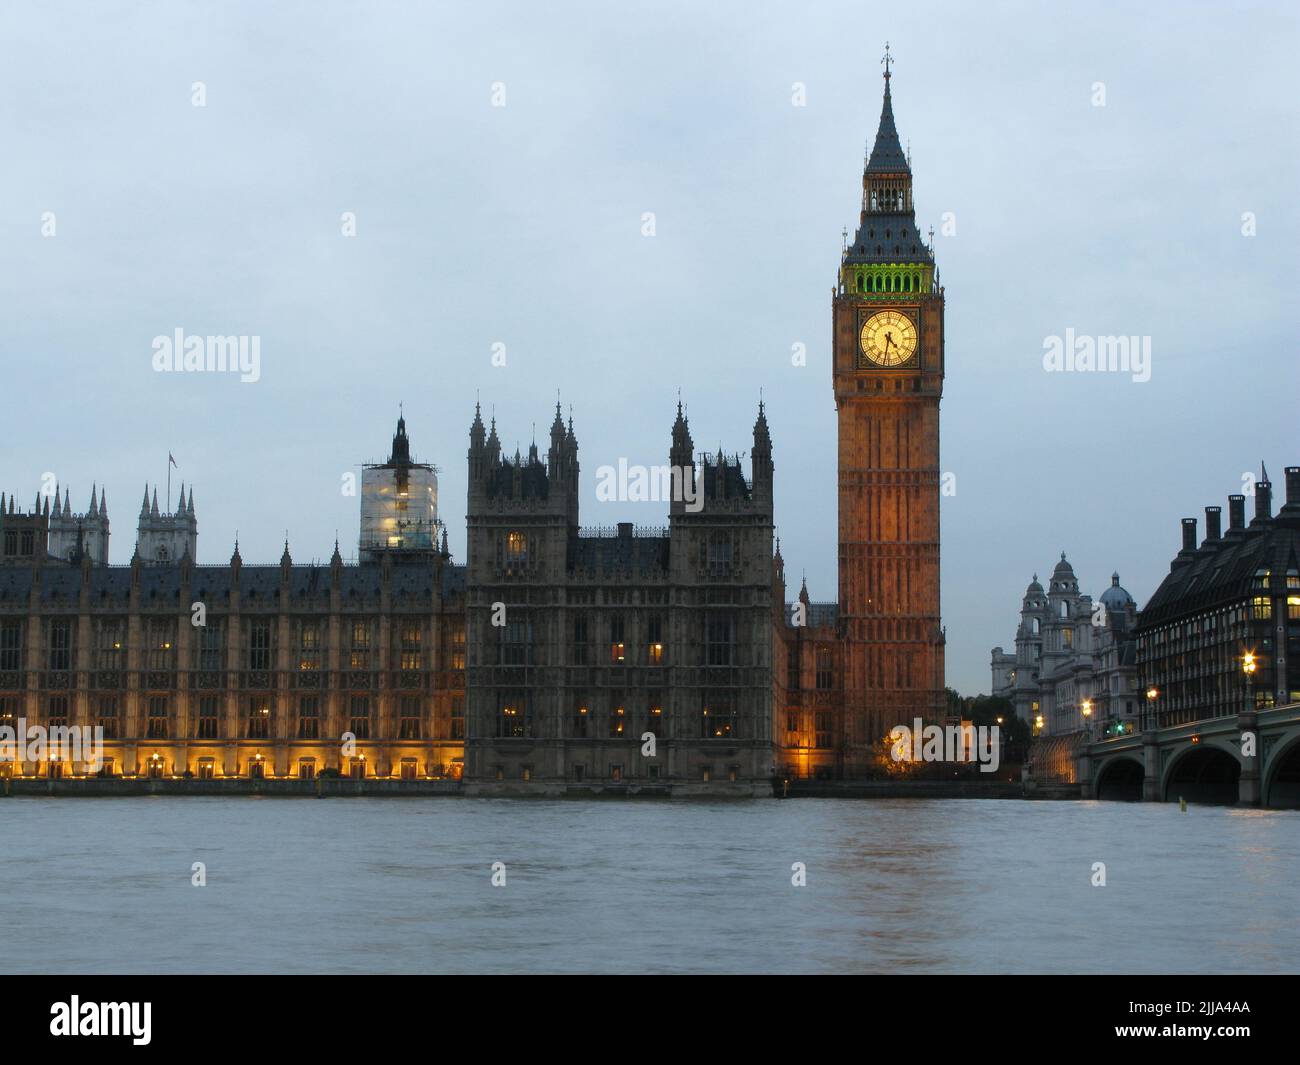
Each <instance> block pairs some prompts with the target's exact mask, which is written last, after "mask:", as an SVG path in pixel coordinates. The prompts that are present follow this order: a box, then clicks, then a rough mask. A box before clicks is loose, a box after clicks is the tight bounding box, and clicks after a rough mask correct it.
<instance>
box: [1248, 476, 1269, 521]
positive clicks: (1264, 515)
mask: <svg viewBox="0 0 1300 1065" xmlns="http://www.w3.org/2000/svg"><path fill="white" fill-rule="evenodd" d="M1272 517H1273V485H1272V484H1271V483H1270V482H1268V481H1256V482H1255V520H1254V521H1252V522H1251V524H1252V525H1254V524H1256V523H1257V522H1259V523H1263V522H1266V521H1269V520H1270V519H1271V518H1272Z"/></svg>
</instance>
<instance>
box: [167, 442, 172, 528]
mask: <svg viewBox="0 0 1300 1065" xmlns="http://www.w3.org/2000/svg"><path fill="white" fill-rule="evenodd" d="M171 512H172V453H171V452H170V451H169V452H167V510H166V513H168V514H170V513H171Z"/></svg>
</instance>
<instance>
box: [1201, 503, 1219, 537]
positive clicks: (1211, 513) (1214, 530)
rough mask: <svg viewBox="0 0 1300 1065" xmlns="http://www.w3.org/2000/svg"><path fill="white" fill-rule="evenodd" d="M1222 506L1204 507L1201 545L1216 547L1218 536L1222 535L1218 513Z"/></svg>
mask: <svg viewBox="0 0 1300 1065" xmlns="http://www.w3.org/2000/svg"><path fill="white" fill-rule="evenodd" d="M1222 511H1223V508H1222V507H1206V508H1205V544H1203V545H1202V546H1209V547H1218V546H1219V537H1220V536H1221V535H1222V532H1221V527H1220V524H1219V523H1220V520H1221V519H1220V514H1221V513H1222Z"/></svg>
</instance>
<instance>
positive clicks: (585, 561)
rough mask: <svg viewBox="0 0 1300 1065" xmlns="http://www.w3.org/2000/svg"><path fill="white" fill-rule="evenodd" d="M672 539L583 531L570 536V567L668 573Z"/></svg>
mask: <svg viewBox="0 0 1300 1065" xmlns="http://www.w3.org/2000/svg"><path fill="white" fill-rule="evenodd" d="M670 542H671V541H670V539H669V537H668V535H667V534H666V533H665V534H663V535H656V536H629V535H622V536H594V535H590V534H583V533H579V534H578V535H577V536H574V537H570V538H569V552H568V568H569V569H570V570H571V571H572V570H593V571H595V572H596V573H617V572H621V571H622V572H627V571H630V572H633V573H643V574H647V575H649V574H656V575H664V574H667V572H668V551H669V544H670Z"/></svg>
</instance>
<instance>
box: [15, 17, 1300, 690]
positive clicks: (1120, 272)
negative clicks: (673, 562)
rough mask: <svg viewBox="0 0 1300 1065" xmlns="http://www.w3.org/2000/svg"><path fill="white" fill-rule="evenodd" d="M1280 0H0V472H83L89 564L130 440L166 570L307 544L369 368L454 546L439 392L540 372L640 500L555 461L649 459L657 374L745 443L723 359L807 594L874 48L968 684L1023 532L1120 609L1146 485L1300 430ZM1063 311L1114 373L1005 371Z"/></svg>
mask: <svg viewBox="0 0 1300 1065" xmlns="http://www.w3.org/2000/svg"><path fill="white" fill-rule="evenodd" d="M1297 10H1300V9H1297V8H1296V6H1295V5H1294V4H1292V3H1283V2H1281V0H1279V2H1277V3H1274V4H1233V5H1230V6H1229V5H1217V4H1216V5H1206V4H1196V3H1182V2H1179V3H1171V2H1164V3H1150V4H1143V5H1131V4H1114V5H1109V4H1104V3H1101V4H1099V3H1070V4H1059V3H1042V4H999V3H981V4H968V3H960V4H958V3H954V4H950V5H938V4H879V3H872V4H868V3H864V2H856V3H793V2H791V3H781V4H765V3H754V2H747V3H711V4H700V3H671V4H670V3H656V4H644V3H637V2H622V3H617V4H610V3H605V2H599V3H589V4H567V3H556V4H537V3H516V4H494V3H474V4H458V5H450V4H436V5H435V4H422V3H388V4H385V3H369V2H367V3H337V2H328V0H326V2H311V3H275V4H271V3H216V2H209V3H186V2H169V3H155V4H141V3H109V2H104V3H90V2H85V3H58V2H54V3H49V2H39V3H38V2H8V3H6V4H5V5H4V7H3V13H2V14H0V86H2V87H3V92H2V93H0V152H2V155H0V160H2V162H0V298H2V299H3V304H4V308H5V313H4V315H3V317H2V318H0V358H2V359H3V376H2V377H0V381H3V392H4V400H5V402H4V421H5V426H4V432H3V441H4V450H3V456H2V461H0V489H3V490H4V491H5V492H8V493H17V495H18V498H19V500H20V502H22V503H23V504H24V505H30V503H31V501H32V500H33V499H34V497H35V494H36V492H37V490H38V489H39V487H40V485H41V478H42V476H43V475H44V474H46V473H52V474H54V475H55V476H56V477H57V478H58V481H59V483H60V484H61V485H69V486H70V487H71V490H72V500H73V503H74V504H75V507H76V509H77V510H83V509H84V508H85V506H86V504H87V502H88V499H89V494H90V488H91V484H92V482H96V483H98V484H99V485H101V486H106V487H107V491H108V500H109V512H110V516H111V519H112V523H113V541H112V559H111V560H112V561H113V562H114V563H125V562H126V561H128V559H129V558H130V555H131V552H132V548H133V544H134V529H135V521H136V517H137V513H138V511H139V506H140V499H141V495H142V492H143V489H144V485H145V482H146V481H149V482H151V483H159V484H161V483H163V481H164V479H165V477H166V472H167V453H168V451H171V452H172V453H173V454H174V455H175V457H176V460H177V462H178V464H179V468H178V469H177V470H176V471H174V487H173V495H174V494H175V491H176V490H177V489H178V488H179V482H180V480H181V479H184V480H185V481H186V482H187V483H191V484H193V485H194V487H195V498H196V509H197V514H198V520H199V561H200V562H205V563H214V562H222V561H225V560H226V559H228V558H229V556H230V553H231V548H232V544H233V541H234V539H235V534H236V530H238V534H239V539H240V545H241V551H242V553H243V556H244V558H245V560H246V561H250V562H257V561H263V562H265V561H273V560H276V559H278V558H279V556H280V551H281V547H282V542H283V539H284V536H285V533H286V531H287V533H288V536H289V542H290V548H291V551H292V553H293V556H294V558H295V559H296V560H299V561H305V560H310V559H312V558H321V559H324V558H327V557H328V556H329V554H330V551H331V550H332V546H333V539H334V535H335V530H337V531H338V534H339V537H340V540H341V541H342V544H343V548H344V552H345V554H347V553H351V552H354V551H355V541H356V536H357V524H358V513H357V500H356V499H355V498H350V497H346V496H344V495H343V494H342V493H341V491H340V485H341V479H342V477H343V474H344V473H346V472H348V471H355V470H356V469H357V467H358V464H359V463H361V462H364V461H373V460H376V459H380V458H382V457H384V456H385V455H386V450H387V447H388V443H389V440H390V438H391V435H392V432H393V425H394V421H395V419H396V417H397V409H398V403H399V402H402V403H404V404H405V410H406V417H407V422H408V425H409V429H410V434H411V439H412V446H413V449H414V451H415V453H416V456H417V457H418V458H420V459H422V460H424V461H428V462H433V463H435V464H437V465H438V466H439V467H440V469H441V474H440V488H441V491H440V512H441V516H442V517H443V519H444V520H445V521H446V522H447V524H448V526H449V528H450V536H451V547H452V552H453V554H454V555H455V556H457V557H463V553H464V543H465V525H464V510H465V507H464V500H465V489H466V484H465V480H466V470H465V453H466V448H467V432H468V429H469V424H470V421H471V419H472V416H473V409H474V400H475V395H476V393H481V396H482V401H483V405H484V411H485V414H486V413H488V412H489V410H490V409H493V408H494V409H495V413H496V417H497V422H498V426H499V429H500V432H501V435H502V438H503V441H504V443H505V444H506V446H507V447H508V448H509V450H511V451H513V450H514V446H515V444H516V442H517V443H518V444H519V446H520V447H521V448H525V449H526V448H527V446H528V443H529V440H530V438H531V435H532V431H533V430H532V427H533V425H534V424H535V425H536V427H537V434H538V439H539V441H540V440H543V439H544V437H545V434H546V430H547V427H548V426H549V424H550V420H551V418H552V415H553V410H554V404H555V394H556V389H559V390H560V393H561V396H562V399H563V402H564V404H565V409H566V413H567V408H568V405H569V404H572V407H573V416H574V422H575V427H576V431H577V435H578V439H579V442H580V446H581V451H580V460H581V462H582V466H583V512H582V520H583V524H585V525H609V524H612V523H614V522H616V521H620V520H631V521H636V522H638V523H640V524H647V525H656V524H664V523H665V522H666V516H665V508H664V507H662V506H660V505H659V504H633V503H622V504H615V503H598V502H597V500H596V496H595V470H596V468H597V467H598V466H600V465H602V464H606V463H615V462H617V460H618V459H619V458H620V457H624V458H626V459H627V460H628V461H629V462H632V463H644V464H647V465H649V464H652V463H659V462H666V461H667V452H668V446H669V429H670V426H671V423H672V420H673V415H674V411H675V403H676V397H677V391H678V389H679V388H680V389H681V391H682V395H683V398H684V399H685V400H686V402H687V403H688V405H689V413H690V421H691V429H692V432H693V435H694V438H695V442H696V446H697V448H700V449H709V450H713V449H715V448H716V447H717V446H718V444H719V443H721V444H722V445H723V446H724V447H725V448H726V449H727V450H728V451H743V452H747V451H748V450H749V448H750V444H751V435H750V434H751V429H752V425H753V422H754V416H755V411H756V408H757V404H758V397H759V390H760V389H762V390H763V395H764V397H765V398H766V401H767V408H768V416H769V420H770V423H771V428H772V436H773V441H774V453H775V462H776V512H777V517H776V521H777V526H778V531H779V534H780V536H781V542H782V546H783V553H784V555H785V558H786V566H787V574H788V576H789V577H790V579H791V581H792V583H793V584H794V585H795V587H796V589H797V584H798V580H799V578H800V575H801V574H802V573H804V572H806V574H807V579H808V586H809V590H810V592H811V594H812V597H813V598H814V599H815V600H831V599H834V598H835V595H836V588H835V581H836V576H835V557H836V506H835V439H836V436H835V432H836V429H835V409H834V404H833V400H832V393H831V383H830V361H829V337H830V293H831V286H832V284H833V283H834V280H835V273H836V267H837V265H838V261H839V250H840V231H841V229H842V228H843V227H845V226H848V227H850V232H852V229H853V227H854V225H855V223H856V220H857V212H858V208H859V200H860V194H861V184H860V181H861V170H862V156H863V148H864V144H865V143H866V142H867V141H868V140H869V139H870V138H872V137H873V136H874V133H875V129H876V124H877V121H878V118H879V115H880V97H881V87H882V83H881V77H880V73H881V67H880V63H879V59H880V56H881V54H882V52H883V49H884V45H885V41H886V40H888V41H889V42H890V46H891V50H892V52H893V54H894V55H895V57H896V66H895V68H894V73H895V77H894V81H893V88H894V105H895V114H896V117H897V121H898V127H899V131H900V134H901V136H902V137H903V138H904V140H905V141H909V142H910V144H911V150H912V163H913V170H914V173H915V190H916V203H917V217H918V221H919V222H920V223H921V225H922V227H923V228H928V227H929V226H930V225H934V226H935V227H936V229H939V228H940V226H941V223H942V220H943V218H944V216H945V214H947V213H950V214H951V216H952V218H954V219H955V232H954V233H951V234H937V235H936V237H935V244H936V254H937V257H938V262H939V266H940V270H941V272H942V278H943V282H944V284H945V285H946V287H947V370H948V377H947V382H946V385H945V394H944V399H943V407H942V434H943V458H942V466H943V469H944V471H946V472H951V473H953V474H955V478H956V480H955V484H956V493H955V495H953V496H951V497H948V498H945V499H944V500H943V613H944V621H945V623H946V626H947V631H948V682H949V684H951V685H952V686H954V687H956V688H958V689H959V690H961V691H962V692H964V693H974V692H977V691H987V690H988V686H989V676H988V653H989V650H990V648H992V647H993V646H994V645H995V644H1002V645H1005V646H1009V645H1010V644H1011V642H1012V639H1013V632H1014V626H1015V623H1016V619H1017V611H1018V610H1019V602H1020V597H1021V595H1022V593H1023V591H1024V588H1025V585H1026V584H1027V582H1028V581H1029V579H1030V576H1031V574H1032V573H1034V572H1035V571H1037V572H1038V573H1039V574H1040V575H1045V574H1046V573H1048V572H1050V570H1051V568H1052V566H1053V564H1054V563H1055V561H1056V559H1057V558H1058V557H1059V554H1060V552H1061V551H1062V550H1065V551H1066V552H1068V554H1069V557H1070V559H1071V561H1072V562H1073V563H1074V565H1075V568H1076V570H1077V572H1078V575H1079V578H1080V581H1081V584H1082V586H1083V588H1084V590H1086V591H1089V592H1091V593H1092V594H1093V595H1094V596H1095V595H1097V594H1098V593H1100V591H1101V590H1102V588H1103V587H1104V586H1105V585H1106V584H1108V583H1109V577H1110V573H1111V571H1112V570H1115V569H1118V570H1119V572H1120V574H1121V575H1122V578H1123V583H1124V585H1125V586H1126V587H1127V588H1128V589H1129V591H1130V592H1132V593H1133V595H1134V596H1135V597H1136V598H1137V599H1138V601H1139V603H1144V602H1145V601H1146V599H1147V598H1148V597H1149V595H1150V594H1151V592H1152V591H1153V590H1154V588H1155V586H1156V584H1157V583H1158V582H1159V580H1160V579H1161V577H1162V576H1163V574H1164V573H1165V572H1167V567H1168V562H1169V559H1170V558H1171V557H1172V554H1173V552H1174V551H1175V550H1176V549H1177V546H1178V540H1179V532H1178V520H1179V518H1181V517H1183V516H1185V515H1192V514H1197V515H1199V514H1200V513H1201V508H1202V507H1203V506H1204V505H1206V504H1208V503H1222V502H1223V500H1224V497H1225V496H1226V495H1228V494H1229V493H1230V492H1234V491H1239V490H1240V488H1241V484H1242V475H1243V473H1245V472H1246V471H1257V470H1258V468H1259V463H1260V460H1261V459H1263V460H1264V461H1266V462H1267V463H1268V466H1269V472H1270V474H1272V477H1273V481H1274V483H1275V484H1279V485H1280V482H1281V479H1282V478H1281V472H1282V467H1283V466H1284V465H1287V464H1295V463H1300V434H1297V432H1296V419H1295V414H1296V398H1297V384H1298V383H1300V382H1298V377H1300V374H1298V372H1297V368H1296V322H1295V312H1296V306H1297V300H1296V296H1295V285H1296V276H1297V271H1296V269H1295V266H1296V258H1295V248H1296V246H1297V237H1298V236H1300V233H1298V232H1297V230H1298V229H1300V226H1298V225H1297V208H1296V191H1297V189H1300V173H1298V171H1300V167H1298V166H1297V132H1298V131H1297V123H1296V113H1297V109H1296V101H1297V99H1300V84H1298V81H1300V77H1298V76H1297V69H1298V68H1300V63H1297V59H1296V56H1297V44H1298V43H1300V39H1298V38H1300V33H1298V32H1297V21H1296V20H1297V15H1296V12H1297ZM195 82H202V83H203V84H204V86H205V91H206V106H204V107H196V106H193V103H192V97H193V88H192V86H193V84H194V83H195ZM494 83H501V84H502V85H504V91H505V106H504V107H494V106H492V103H493V100H492V93H493V86H494ZM796 83H802V84H803V85H804V86H806V106H795V105H794V103H793V102H792V101H793V96H794V93H795V88H794V86H795V84H796ZM1097 83H1101V86H1102V87H1103V88H1102V91H1104V106H1096V102H1097V100H1098V99H1099V95H1098V88H1097ZM344 212H353V213H354V214H355V217H356V227H357V232H356V236H355V237H351V238H349V237H345V236H343V235H342V232H341V222H340V217H341V215H342V214H343V213H344ZM646 212H653V213H654V216H655V223H656V226H655V228H656V232H655V235H654V236H653V237H646V236H643V235H642V216H643V215H644V214H645V213H646ZM1247 212H1250V213H1251V214H1252V215H1253V217H1254V219H1255V232H1254V235H1253V236H1247V235H1244V233H1243V227H1245V228H1249V227H1248V226H1247V225H1246V223H1244V222H1243V216H1244V215H1246V213H1247ZM50 214H52V215H53V221H54V226H55V230H54V235H52V236H48V235H44V234H43V226H44V228H45V229H48V225H44V222H43V219H44V220H45V221H48V216H49V215H50ZM177 328H182V329H184V330H185V332H186V333H187V334H198V335H209V334H246V335H256V336H258V337H260V338H261V379H260V380H259V381H258V382H256V383H248V384H246V383H241V382H240V381H239V380H238V378H237V377H223V378H215V377H214V376H213V375H208V374H160V373H155V372H154V371H153V369H152V367H151V357H152V349H151V343H152V340H153V338H154V337H155V336H158V335H161V334H171V333H172V332H173V331H174V330H175V329H177ZM1067 329H1073V330H1074V331H1075V332H1076V334H1079V335H1112V334H1123V335H1138V336H1149V337H1150V338H1151V344H1152V371H1151V379H1150V380H1149V381H1147V382H1146V383H1137V382H1134V381H1133V380H1132V379H1131V377H1129V376H1125V375H1120V374H1110V373H1093V374H1080V373H1073V374H1071V373H1047V372H1045V371H1044V369H1043V364H1042V359H1043V351H1044V347H1043V345H1044V339H1045V338H1046V337H1049V336H1053V335H1058V336H1059V335H1064V333H1065V331H1066V330H1067ZM496 343H502V344H505V345H506V365H505V366H504V367H494V366H493V365H492V364H491V354H492V346H493V345H494V344H496ZM797 343H803V344H806V345H807V351H808V361H807V365H806V366H804V367H796V366H793V365H792V364H791V350H792V345H794V344H797ZM1279 491H1280V488H1279Z"/></svg>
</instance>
